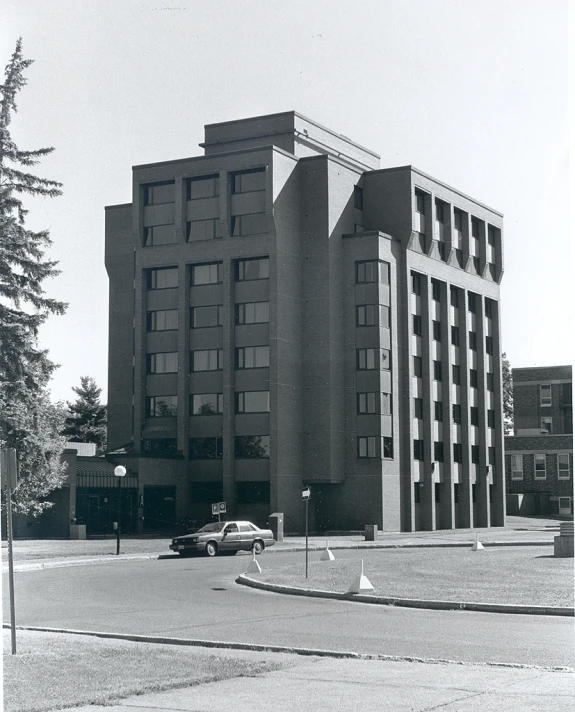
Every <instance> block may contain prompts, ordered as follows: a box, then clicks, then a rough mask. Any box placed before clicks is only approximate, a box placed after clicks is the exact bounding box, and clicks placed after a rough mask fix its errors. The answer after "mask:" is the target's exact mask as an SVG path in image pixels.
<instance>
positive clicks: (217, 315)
mask: <svg viewBox="0 0 575 712" xmlns="http://www.w3.org/2000/svg"><path fill="white" fill-rule="evenodd" d="M223 310H224V308H223V307H222V306H221V305H217V304H216V305H214V306H209V307H192V308H191V309H190V327H191V328H192V329H208V328H210V327H213V326H221V325H222V316H223Z"/></svg>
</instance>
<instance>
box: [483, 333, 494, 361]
mask: <svg viewBox="0 0 575 712" xmlns="http://www.w3.org/2000/svg"><path fill="white" fill-rule="evenodd" d="M485 352H486V353H488V354H489V355H490V356H493V337H492V336H486V337H485Z"/></svg>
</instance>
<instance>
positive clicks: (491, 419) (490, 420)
mask: <svg viewBox="0 0 575 712" xmlns="http://www.w3.org/2000/svg"><path fill="white" fill-rule="evenodd" d="M487 427H488V428H494V427H495V411H494V410H488V411H487Z"/></svg>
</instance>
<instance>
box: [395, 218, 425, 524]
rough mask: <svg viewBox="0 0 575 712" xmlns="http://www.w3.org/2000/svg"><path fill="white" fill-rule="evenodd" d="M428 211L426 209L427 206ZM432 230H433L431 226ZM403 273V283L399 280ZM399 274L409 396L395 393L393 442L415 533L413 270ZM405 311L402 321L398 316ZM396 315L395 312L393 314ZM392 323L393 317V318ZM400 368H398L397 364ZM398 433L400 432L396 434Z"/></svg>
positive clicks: (405, 518) (405, 517)
mask: <svg viewBox="0 0 575 712" xmlns="http://www.w3.org/2000/svg"><path fill="white" fill-rule="evenodd" d="M426 208H427V206H426ZM428 227H429V229H431V227H430V226H428ZM426 229H427V228H426ZM400 272H401V275H402V277H401V281H399V276H400ZM397 274H398V292H397V297H398V303H397V314H398V318H397V337H398V341H401V338H402V337H403V338H405V341H406V345H407V348H406V349H405V353H406V357H407V363H404V364H403V368H402V369H400V371H399V377H400V379H401V381H400V383H401V385H400V388H401V392H402V393H405V394H408V395H407V397H406V398H400V394H399V393H394V394H393V397H394V405H395V403H398V405H399V408H398V414H397V415H396V414H395V412H394V426H395V423H397V424H398V425H399V427H398V428H395V427H394V433H393V437H394V441H395V440H396V439H397V438H398V434H399V436H400V437H399V447H398V448H397V455H396V457H399V458H400V467H401V470H400V477H401V492H402V512H401V516H402V529H404V530H405V531H415V502H414V496H413V416H414V406H413V398H411V397H410V396H409V394H411V392H412V388H411V384H412V382H413V378H414V376H415V373H414V369H413V356H414V353H413V326H412V324H413V318H412V309H411V302H412V299H413V295H412V288H411V270H410V269H409V266H408V265H407V264H406V268H405V269H403V270H401V271H400V270H399V269H398V270H397ZM403 310H405V313H404V316H403V318H401V317H400V316H399V315H400V314H401V312H402V311H403ZM392 314H393V312H392ZM392 319H393V316H392ZM400 325H402V326H403V329H404V333H403V334H400V333H399V330H400V328H401V326H400ZM398 365H399V364H398ZM396 431H399V432H396Z"/></svg>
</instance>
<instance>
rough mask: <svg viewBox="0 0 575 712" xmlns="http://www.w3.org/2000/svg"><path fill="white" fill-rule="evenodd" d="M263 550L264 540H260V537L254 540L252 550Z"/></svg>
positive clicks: (255, 551) (260, 551)
mask: <svg viewBox="0 0 575 712" xmlns="http://www.w3.org/2000/svg"><path fill="white" fill-rule="evenodd" d="M263 550H264V543H263V541H260V540H259V539H257V540H256V541H254V543H253V546H252V551H253V552H254V554H261V553H262V551H263Z"/></svg>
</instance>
